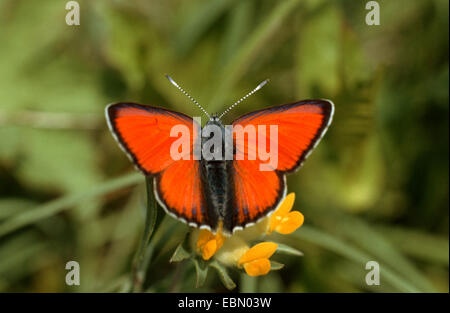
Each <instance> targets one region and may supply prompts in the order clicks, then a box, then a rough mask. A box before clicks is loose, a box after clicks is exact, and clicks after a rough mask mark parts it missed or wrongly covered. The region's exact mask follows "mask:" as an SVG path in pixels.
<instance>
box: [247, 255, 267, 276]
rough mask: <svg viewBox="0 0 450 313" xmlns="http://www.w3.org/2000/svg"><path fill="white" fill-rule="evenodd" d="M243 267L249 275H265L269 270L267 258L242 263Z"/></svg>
mask: <svg viewBox="0 0 450 313" xmlns="http://www.w3.org/2000/svg"><path fill="white" fill-rule="evenodd" d="M244 269H245V272H246V273H247V275H249V276H261V275H266V274H267V273H269V271H270V261H269V259H258V260H254V261H251V262H248V263H245V264H244Z"/></svg>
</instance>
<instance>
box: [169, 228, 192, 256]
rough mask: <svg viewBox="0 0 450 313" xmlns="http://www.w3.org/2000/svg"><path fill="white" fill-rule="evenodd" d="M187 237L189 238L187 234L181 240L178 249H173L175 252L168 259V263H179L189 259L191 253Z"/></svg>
mask: <svg viewBox="0 0 450 313" xmlns="http://www.w3.org/2000/svg"><path fill="white" fill-rule="evenodd" d="M188 237H189V233H188V234H187V235H186V237H185V238H184V239H183V241H182V242H180V244H179V245H178V247H177V248H176V249H175V252H174V253H173V255H172V257H171V258H170V263H172V262H181V261H183V260H185V259H188V258H189V257H191V252H190V251H189V247H188Z"/></svg>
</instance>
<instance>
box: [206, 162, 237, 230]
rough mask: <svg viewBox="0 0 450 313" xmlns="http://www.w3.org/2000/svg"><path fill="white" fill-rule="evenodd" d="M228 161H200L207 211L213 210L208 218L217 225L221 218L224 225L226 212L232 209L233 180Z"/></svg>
mask: <svg viewBox="0 0 450 313" xmlns="http://www.w3.org/2000/svg"><path fill="white" fill-rule="evenodd" d="M231 165H232V164H231V163H230V161H207V160H203V161H201V171H202V175H201V177H202V183H203V190H205V197H206V203H207V206H208V208H207V211H208V212H214V213H213V214H212V215H213V216H210V220H214V221H215V223H214V224H216V226H217V224H218V221H219V220H222V221H223V222H224V225H226V224H227V221H225V218H226V216H227V215H228V214H227V212H230V210H231V211H232V208H231V207H232V205H233V201H232V199H233V198H232V197H233V181H232V175H230V167H231ZM213 230H215V229H213Z"/></svg>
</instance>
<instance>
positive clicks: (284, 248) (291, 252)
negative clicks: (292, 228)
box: [276, 242, 303, 256]
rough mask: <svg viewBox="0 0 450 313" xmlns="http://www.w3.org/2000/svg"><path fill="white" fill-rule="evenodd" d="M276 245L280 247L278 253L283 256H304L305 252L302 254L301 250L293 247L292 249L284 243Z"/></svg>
mask: <svg viewBox="0 0 450 313" xmlns="http://www.w3.org/2000/svg"><path fill="white" fill-rule="evenodd" d="M276 244H277V245H278V248H277V251H276V252H279V253H282V254H289V255H296V256H303V252H301V251H300V250H297V249H295V248H292V247H290V246H288V245H285V244H283V243H278V242H276Z"/></svg>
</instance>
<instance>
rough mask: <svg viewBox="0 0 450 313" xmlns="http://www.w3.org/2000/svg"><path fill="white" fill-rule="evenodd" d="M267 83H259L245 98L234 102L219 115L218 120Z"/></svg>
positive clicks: (266, 81)
mask: <svg viewBox="0 0 450 313" xmlns="http://www.w3.org/2000/svg"><path fill="white" fill-rule="evenodd" d="M268 82H269V80H268V79H266V80H265V81H263V82H261V83H260V84H259V85H258V86H256V88H255V89H253V90H252V91H250V92H249V93H248V94H246V95H245V96H243V97H242V98H241V99H239V100H238V101H236V102H235V103H233V104H232V105H231V106H229V107H228V109H226V110H225V111H223V113H222V114H220V115H219V119H221V118H222V116H224V115H225V114H227V113H228V112H229V111H230V110H231V109H232V108H234V107H235V106H237V105H238V104H239V103H241V102H242V101H244V100H245V99H247V98H248V97H250V96H251V95H252V94H254V93H255V92H257V91H258V90H260V89H261V88H262V87H264V85H265V84H267V83H268Z"/></svg>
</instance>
